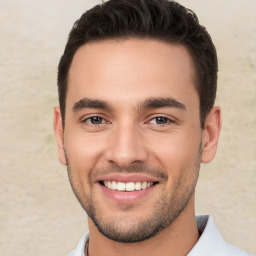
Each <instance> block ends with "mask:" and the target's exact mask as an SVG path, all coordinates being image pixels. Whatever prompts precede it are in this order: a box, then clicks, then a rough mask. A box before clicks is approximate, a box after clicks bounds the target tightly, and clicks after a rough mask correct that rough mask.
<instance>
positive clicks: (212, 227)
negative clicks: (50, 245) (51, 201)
mask: <svg viewBox="0 0 256 256" xmlns="http://www.w3.org/2000/svg"><path fill="white" fill-rule="evenodd" d="M196 221H197V227H198V230H199V231H200V233H201V236H200V238H199V240H198V241H197V243H196V244H195V246H194V247H193V248H192V250H191V251H190V252H189V254H188V255H187V256H252V254H250V253H248V252H245V251H243V250H241V249H239V248H237V247H235V246H233V245H230V244H228V243H226V242H225V240H224V238H223V237H222V235H221V233H220V231H219V230H218V228H217V227H216V224H215V222H214V220H213V218H212V217H211V216H208V215H198V216H197V217H196ZM88 239H89V232H87V233H85V234H84V235H83V236H82V238H81V239H80V241H79V243H78V245H77V247H76V249H75V250H74V251H72V252H70V253H69V254H68V255H67V256H86V255H85V254H84V248H85V245H86V243H87V241H88Z"/></svg>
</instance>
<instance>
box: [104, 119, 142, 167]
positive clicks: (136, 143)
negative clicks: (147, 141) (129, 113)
mask: <svg viewBox="0 0 256 256" xmlns="http://www.w3.org/2000/svg"><path fill="white" fill-rule="evenodd" d="M106 157H107V160H108V161H110V162H114V163H115V164H117V165H118V166H120V167H122V168H125V167H128V166H129V165H130V164H132V163H134V162H143V161H145V160H146V158H147V152H146V147H145V145H144V144H143V136H142V134H141V132H140V131H139V128H138V126H137V125H136V124H134V123H132V122H123V123H122V124H119V125H118V126H116V127H115V129H113V131H112V136H111V138H110V143H109V146H108V148H107V152H106Z"/></svg>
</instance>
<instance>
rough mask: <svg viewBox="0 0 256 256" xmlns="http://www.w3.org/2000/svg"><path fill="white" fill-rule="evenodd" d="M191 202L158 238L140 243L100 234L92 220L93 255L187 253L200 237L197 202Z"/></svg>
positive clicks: (90, 246)
mask: <svg viewBox="0 0 256 256" xmlns="http://www.w3.org/2000/svg"><path fill="white" fill-rule="evenodd" d="M191 201H194V200H191ZM189 204H192V205H189ZM189 204H188V205H187V207H186V209H185V210H184V211H183V212H182V213H181V214H180V215H179V216H178V217H177V218H176V219H175V221H174V222H173V223H172V224H171V225H170V226H169V227H168V228H166V229H164V230H162V231H161V232H159V233H158V234H157V235H156V236H155V237H152V238H150V239H148V240H145V241H143V242H138V243H119V242H115V241H112V240H110V239H108V238H106V237H104V236H103V235H102V234H101V233H99V231H98V229H97V228H96V226H95V225H94V223H93V222H92V221H91V220H90V219H89V229H90V242H89V256H104V255H108V256H130V255H147V256H155V255H161V256H170V255H172V256H183V255H187V254H188V253H189V252H190V250H191V249H192V248H193V247H194V245H195V244H196V242H197V241H198V239H199V236H200V235H199V232H198V229H197V225H196V217H195V213H194V206H193V204H194V202H189ZM191 208H192V209H193V210H191Z"/></svg>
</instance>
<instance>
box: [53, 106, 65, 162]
mask: <svg viewBox="0 0 256 256" xmlns="http://www.w3.org/2000/svg"><path fill="white" fill-rule="evenodd" d="M53 128H54V132H55V138H56V142H57V146H58V157H59V161H60V162H61V163H62V164H63V165H66V164H67V163H66V157H65V152H64V131H63V126H62V117H61V112H60V107H59V106H58V107H54V112H53Z"/></svg>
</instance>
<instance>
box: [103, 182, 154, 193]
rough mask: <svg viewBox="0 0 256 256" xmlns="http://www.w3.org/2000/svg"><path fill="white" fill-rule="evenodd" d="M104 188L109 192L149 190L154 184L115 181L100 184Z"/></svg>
mask: <svg viewBox="0 0 256 256" xmlns="http://www.w3.org/2000/svg"><path fill="white" fill-rule="evenodd" d="M102 183H103V184H104V186H105V187H107V188H108V189H111V190H117V191H128V192H132V191H136V190H145V189H147V188H150V187H152V186H153V185H154V182H147V181H143V182H128V183H124V182H117V181H103V182H102Z"/></svg>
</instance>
